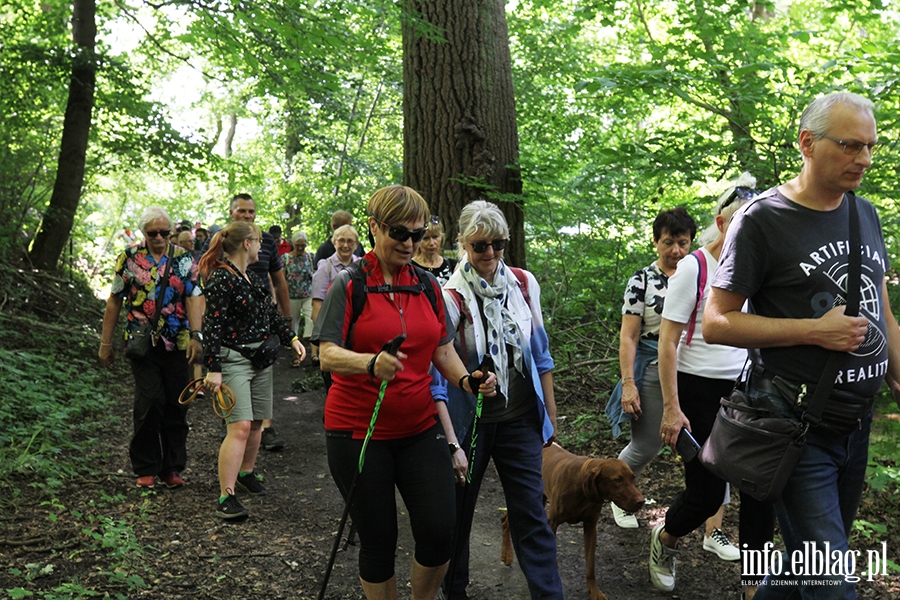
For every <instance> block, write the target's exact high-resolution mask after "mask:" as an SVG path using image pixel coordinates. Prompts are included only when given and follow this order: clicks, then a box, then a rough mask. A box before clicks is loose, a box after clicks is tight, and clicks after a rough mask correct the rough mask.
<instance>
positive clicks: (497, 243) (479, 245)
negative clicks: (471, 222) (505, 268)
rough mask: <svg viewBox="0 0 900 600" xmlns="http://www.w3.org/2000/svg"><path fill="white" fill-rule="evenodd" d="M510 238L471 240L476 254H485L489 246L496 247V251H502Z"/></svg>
mask: <svg viewBox="0 0 900 600" xmlns="http://www.w3.org/2000/svg"><path fill="white" fill-rule="evenodd" d="M508 241H509V240H494V241H493V242H484V241H481V242H470V243H471V244H472V250H474V251H475V253H476V254H484V253H485V252H487V249H488V246H490V247H491V248H493V249H494V252H500V251H501V250H503V249H504V248H506V242H508Z"/></svg>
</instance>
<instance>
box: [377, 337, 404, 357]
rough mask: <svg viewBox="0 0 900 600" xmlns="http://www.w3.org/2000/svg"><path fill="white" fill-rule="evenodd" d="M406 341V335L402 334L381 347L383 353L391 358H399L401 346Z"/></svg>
mask: <svg viewBox="0 0 900 600" xmlns="http://www.w3.org/2000/svg"><path fill="white" fill-rule="evenodd" d="M405 341H406V334H405V333H401V334H400V335H398V336H397V337H395V338H394V339H392V340H391V341H389V342H388V343H387V344H385V345H384V346H382V347H381V351H382V352H387V353H388V354H390V355H391V356H397V352H398V351H399V350H400V344H402V343H403V342H405Z"/></svg>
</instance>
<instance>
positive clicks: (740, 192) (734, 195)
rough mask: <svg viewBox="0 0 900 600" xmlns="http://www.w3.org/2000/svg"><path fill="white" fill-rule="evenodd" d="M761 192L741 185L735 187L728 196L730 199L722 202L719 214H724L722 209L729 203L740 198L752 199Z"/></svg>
mask: <svg viewBox="0 0 900 600" xmlns="http://www.w3.org/2000/svg"><path fill="white" fill-rule="evenodd" d="M758 193H759V192H757V191H756V190H754V189H753V188H748V187H744V186H742V185H739V186H737V187H735V188H734V190H733V191H732V192H731V195H730V196H728V199H727V200H725V202H723V203H722V206H721V208H719V214H722V211H723V210H725V208H726V207H727V206H729V205H731V204H732V203H733V202H734V201H735V200H737V199H738V198H740V199H741V200H752V199H753V198H754V197H756V195H757V194H758Z"/></svg>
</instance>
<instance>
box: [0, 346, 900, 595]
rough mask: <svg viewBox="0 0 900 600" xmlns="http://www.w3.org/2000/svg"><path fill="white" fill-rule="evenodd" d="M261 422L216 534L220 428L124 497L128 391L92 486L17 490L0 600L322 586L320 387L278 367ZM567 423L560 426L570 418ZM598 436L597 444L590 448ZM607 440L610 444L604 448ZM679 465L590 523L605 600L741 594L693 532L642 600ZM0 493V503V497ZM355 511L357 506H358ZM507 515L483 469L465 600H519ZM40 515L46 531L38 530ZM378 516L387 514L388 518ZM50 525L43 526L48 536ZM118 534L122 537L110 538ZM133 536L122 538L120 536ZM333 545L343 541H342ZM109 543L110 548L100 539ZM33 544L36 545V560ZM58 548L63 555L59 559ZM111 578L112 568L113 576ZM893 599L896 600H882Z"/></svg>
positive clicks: (345, 569)
mask: <svg viewBox="0 0 900 600" xmlns="http://www.w3.org/2000/svg"><path fill="white" fill-rule="evenodd" d="M274 368H275V424H276V429H277V432H278V435H279V437H281V438H282V439H283V440H284V441H285V443H286V446H285V448H284V450H282V451H281V452H265V451H262V452H261V454H260V458H259V461H258V463H257V472H258V473H260V474H261V475H263V477H264V483H265V486H266V487H267V488H268V491H269V493H268V495H266V496H264V497H259V498H247V497H246V495H243V496H242V495H241V494H240V493H239V494H238V495H239V497H240V498H241V501H242V503H244V504H245V506H246V507H247V508H248V509H249V510H250V518H249V519H248V520H247V521H245V522H243V523H223V522H222V521H221V520H219V519H217V518H216V517H215V516H214V511H215V505H216V500H217V497H218V479H217V471H216V461H217V455H218V449H219V445H220V437H219V436H220V433H221V431H222V425H221V420H220V419H219V418H218V417H216V416H215V415H214V414H213V411H212V408H211V407H210V402H209V400H200V401H198V402H197V403H196V404H195V405H194V406H192V407H191V409H190V411H189V413H188V420H189V421H190V424H191V433H190V436H189V437H188V468H187V469H186V471H185V473H184V476H185V479H186V480H187V482H188V485H187V486H185V487H184V488H181V489H175V490H167V489H165V488H164V487H161V486H157V489H156V490H154V491H149V492H148V491H142V490H139V489H137V488H136V487H135V485H134V476H133V475H132V473H131V468H130V465H129V460H128V450H127V448H128V440H129V439H130V435H131V427H132V419H131V406H132V401H131V379H130V376H129V377H128V380H127V382H126V384H125V388H127V392H123V393H122V394H121V398H120V400H119V401H118V403H117V404H116V405H115V406H114V407H113V408H112V411H113V416H114V417H115V418H114V420H113V422H112V424H111V425H110V426H109V427H108V428H104V430H103V433H102V437H101V438H100V439H98V441H97V445H98V449H99V450H100V452H101V453H102V454H101V456H102V459H101V460H100V461H98V463H97V465H96V474H95V476H92V477H90V478H87V477H86V478H82V479H80V480H78V481H76V482H70V483H66V484H65V485H64V489H61V490H59V493H58V496H57V497H56V499H55V500H54V503H53V504H52V506H48V504H50V503H48V502H46V496H45V495H42V494H41V492H40V491H39V489H36V488H35V487H32V486H29V485H22V486H20V487H19V489H18V493H19V494H21V495H20V496H19V497H18V499H17V501H16V503H15V504H14V506H15V509H14V510H12V511H7V512H6V513H4V514H3V515H0V538H5V539H6V540H26V539H32V540H41V541H40V542H34V543H33V544H32V545H31V546H28V545H22V546H10V545H6V546H0V597H6V596H5V595H4V592H5V591H6V590H7V589H10V588H15V587H17V586H21V585H22V583H23V581H22V578H21V577H19V578H16V577H14V576H13V572H14V571H15V570H19V571H22V570H25V569H26V565H29V564H31V565H37V566H38V567H39V568H43V567H44V566H45V565H49V566H51V567H52V569H51V571H50V574H48V575H46V576H43V577H42V578H40V579H35V580H34V581H31V582H26V587H25V589H26V590H28V591H32V592H33V596H34V597H54V598H56V597H59V598H76V597H77V598H81V597H88V596H94V597H98V594H96V593H94V594H89V595H84V596H79V595H76V596H71V595H69V596H54V595H51V596H46V595H43V596H41V595H40V594H41V593H42V592H45V591H47V590H50V589H53V588H54V587H55V586H58V585H60V584H62V583H65V582H71V581H76V582H78V584H79V585H81V586H83V587H84V589H87V590H91V591H95V592H100V593H101V594H103V593H106V594H108V596H106V597H120V598H147V599H154V600H171V599H190V600H197V599H202V600H206V599H209V600H212V599H216V600H218V599H235V600H237V599H242V600H243V599H253V600H275V599H294V598H299V599H311V598H317V596H318V592H319V587H320V583H321V581H322V576H323V573H324V569H325V566H326V564H327V561H328V556H329V553H330V551H331V547H332V543H333V540H334V535H335V532H336V530H337V527H338V523H339V520H340V516H341V512H342V509H343V501H342V499H341V497H340V495H339V494H338V491H337V488H336V487H335V485H334V483H333V481H332V479H331V475H330V474H329V471H328V466H327V460H326V455H325V443H324V435H323V430H322V409H323V404H324V394H323V392H322V391H321V390H318V391H310V392H301V391H294V389H295V388H296V389H300V388H301V387H302V386H299V385H298V384H300V383H302V382H304V381H307V382H308V381H311V380H315V379H316V378H318V377H320V374H319V373H318V372H317V371H314V370H313V369H311V368H309V367H308V366H304V367H302V368H299V369H292V368H291V367H290V359H289V356H288V353H287V352H283V353H282V356H281V358H280V359H279V361H278V362H277V363H276V365H275V367H274ZM557 401H558V403H559V406H560V410H559V414H560V423H561V428H562V429H563V430H565V423H566V419H567V418H570V419H575V417H576V416H577V415H578V414H579V413H580V412H583V411H584V410H586V409H585V407H583V406H581V407H579V406H576V404H575V402H574V401H573V402H572V403H571V404H570V403H569V402H568V401H567V399H566V398H564V397H560V395H559V394H558V398H557ZM569 411H571V416H569V414H570V413H569ZM602 437H604V436H601V438H602ZM605 437H608V436H605ZM623 443H624V442H623V441H622V440H621V439H620V440H616V441H613V440H605V439H600V440H597V441H596V442H595V444H594V445H595V447H597V448H599V449H598V451H597V455H598V456H610V455H614V454H615V453H617V452H618V450H619V449H621V447H622V445H623ZM682 481H683V475H682V470H681V467H680V466H679V465H678V464H677V462H676V460H675V459H674V458H673V457H672V456H667V455H662V456H660V457H658V458H657V459H656V460H654V461H653V463H651V464H650V466H649V467H648V468H647V469H646V470H645V475H644V477H643V478H642V480H641V482H640V483H639V487H640V488H641V490H642V491H643V493H644V495H645V496H646V497H647V498H652V499H654V500H655V501H656V503H655V504H651V505H649V506H647V507H646V508H645V509H644V510H642V511H641V513H640V514H639V516H638V517H639V521H640V523H641V527H640V528H639V529H631V530H623V529H619V528H618V527H616V526H615V524H614V523H613V521H612V516H611V514H610V512H609V510H608V509H607V510H604V511H603V514H602V516H601V520H600V524H599V527H598V530H599V536H598V543H597V546H598V547H597V579H598V583H599V586H600V589H601V590H603V591H604V592H605V593H606V594H607V596H608V597H609V598H610V600H662V599H671V598H683V599H691V600H693V599H697V600H707V599H710V600H711V599H716V600H719V599H723V600H732V599H733V600H737V599H738V598H739V597H740V587H739V585H740V569H739V565H738V564H737V563H725V562H723V561H721V560H719V559H718V558H716V557H714V556H713V555H711V554H710V553H708V552H704V551H703V550H702V532H694V533H692V534H690V535H689V536H687V537H686V538H684V542H683V550H682V554H681V557H680V559H679V564H678V582H677V586H676V589H675V592H674V593H670V594H665V593H661V592H658V591H656V590H655V589H654V588H653V587H652V586H651V585H650V583H649V581H648V578H647V554H648V551H649V548H648V542H649V534H650V528H651V527H652V526H653V525H654V524H656V523H658V522H660V520H661V519H662V518H663V512H664V509H665V507H666V506H667V505H668V503H669V502H670V501H671V500H672V498H673V497H674V495H675V493H677V491H678V490H679V488H680V486H681V485H682ZM0 492H2V490H0ZM360 501H365V499H364V498H360ZM504 505H505V501H504V498H503V493H502V490H501V487H500V484H499V482H498V480H497V477H496V475H494V474H492V473H491V471H489V476H488V477H487V478H486V480H485V483H484V485H483V486H482V489H481V496H480V498H479V501H478V511H477V513H476V516H475V522H474V527H473V536H472V544H471V548H472V559H471V565H472V571H471V583H470V585H469V589H468V592H469V596H470V597H471V598H473V599H475V600H528V598H529V595H528V592H527V587H526V584H525V579H524V577H523V575H522V573H521V571H520V569H519V567H518V564H517V563H513V566H511V567H505V566H503V565H502V564H501V563H500V523H499V512H498V510H499V509H500V508H501V507H503V506H504ZM398 506H399V512H400V513H401V515H400V517H399V523H400V540H399V544H398V549H397V554H396V565H397V576H398V588H399V597H400V598H401V599H409V598H410V591H409V587H408V581H409V566H410V562H411V554H412V551H413V544H412V540H411V536H410V533H409V528H408V518H407V516H406V514H405V509H404V508H403V505H402V501H399V500H398ZM51 517H52V518H51ZM386 518H392V515H386ZM51 521H52V522H53V525H50V526H49V527H48V524H49V523H51ZM122 524H126V525H122ZM725 529H726V530H727V532H728V533H729V534H730V535H731V538H732V540H735V541H736V536H737V510H736V507H735V506H732V507H731V508H729V509H728V510H726V514H725ZM131 530H133V537H131V534H130V531H131ZM89 534H90V535H93V536H97V535H100V534H105V535H107V536H111V537H110V539H111V540H112V541H113V542H114V543H112V544H111V545H110V546H108V547H102V548H101V547H100V546H99V544H98V543H91V542H90V540H91V539H96V537H94V538H91V537H88V535H89ZM345 535H346V533H345ZM113 538H114V539H113ZM558 541H559V560H558V564H559V568H560V572H561V574H562V579H563V585H564V590H565V596H566V598H567V599H569V600H588V594H587V591H586V585H585V582H584V572H585V571H584V555H583V542H582V537H581V528H580V526H569V525H563V526H561V527H560V530H559V537H558ZM37 546H43V547H37ZM59 548H62V549H63V550H58V549H59ZM357 552H358V550H357V547H356V546H350V547H349V549H348V550H346V551H343V552H340V553H339V554H338V556H337V560H336V563H335V568H334V572H333V574H332V576H331V582H330V584H329V586H328V591H327V594H326V598H328V599H330V600H338V599H354V600H356V599H360V598H363V595H362V590H361V588H360V585H359V581H358V578H357ZM111 565H112V566H111ZM111 571H116V572H120V573H123V574H124V575H125V576H132V575H134V576H139V577H140V578H142V579H143V581H144V582H146V586H145V587H141V588H138V589H128V588H127V587H126V586H125V585H124V584H122V583H115V582H114V578H113V577H111ZM860 592H861V593H860V597H861V598H863V599H866V600H873V599H878V600H881V599H886V598H890V597H892V595H891V594H889V593H888V594H884V593H883V591H879V590H875V589H873V588H872V587H868V588H867V589H861V590H860ZM893 597H895V596H893Z"/></svg>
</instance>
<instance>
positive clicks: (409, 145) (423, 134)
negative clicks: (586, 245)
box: [403, 0, 525, 266]
mask: <svg viewBox="0 0 900 600" xmlns="http://www.w3.org/2000/svg"><path fill="white" fill-rule="evenodd" d="M405 7H406V11H405V12H406V19H405V21H404V25H403V117H404V164H403V180H404V184H406V185H408V186H410V187H412V188H414V189H416V190H418V191H419V192H421V193H422V195H423V196H424V197H425V200H426V201H428V204H429V206H430V207H431V210H432V211H433V212H434V213H436V214H438V215H440V217H441V220H442V222H443V223H444V230H445V232H446V234H447V236H446V237H447V241H448V242H449V243H450V244H453V243H454V242H455V241H456V232H457V221H458V216H459V211H460V210H461V209H462V207H463V206H464V205H466V204H467V203H469V202H471V201H472V200H476V199H479V198H484V199H490V200H492V201H493V202H496V203H497V204H498V205H499V206H500V208H501V209H502V210H503V213H504V214H505V215H506V219H507V221H508V222H509V227H510V237H511V243H510V245H509V246H507V249H506V255H505V257H506V260H507V262H508V263H510V264H512V265H517V266H524V264H525V234H524V215H523V211H522V200H521V197H520V194H521V192H522V181H521V178H520V173H519V167H518V160H519V138H518V132H517V130H516V106H515V98H514V95H513V86H512V69H511V64H510V56H509V34H508V30H507V25H506V12H505V3H504V1H503V0H407V1H406V4H405ZM501 198H502V200H501Z"/></svg>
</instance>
